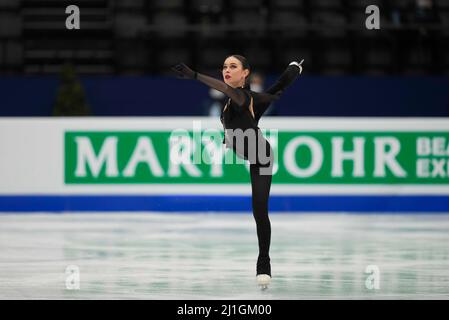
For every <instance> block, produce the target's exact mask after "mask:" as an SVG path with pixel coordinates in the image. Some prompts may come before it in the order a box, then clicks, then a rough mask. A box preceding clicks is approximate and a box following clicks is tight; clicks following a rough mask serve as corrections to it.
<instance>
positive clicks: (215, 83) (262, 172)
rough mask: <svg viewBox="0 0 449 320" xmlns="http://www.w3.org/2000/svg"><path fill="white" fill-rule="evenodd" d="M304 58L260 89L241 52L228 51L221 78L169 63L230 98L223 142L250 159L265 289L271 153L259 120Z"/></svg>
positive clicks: (268, 276) (268, 267)
mask: <svg viewBox="0 0 449 320" xmlns="http://www.w3.org/2000/svg"><path fill="white" fill-rule="evenodd" d="M303 61H304V60H302V61H301V62H296V61H293V62H291V63H290V64H289V65H288V67H287V68H286V70H285V71H284V72H283V73H282V75H281V77H280V78H279V79H278V80H277V81H276V82H275V84H274V85H273V86H271V87H270V88H269V89H268V90H266V91H265V92H259V93H258V92H254V91H251V90H250V87H249V83H248V78H249V75H250V72H251V69H250V65H249V63H248V61H247V59H246V58H245V57H243V56H241V55H231V56H228V57H227V58H226V59H225V61H224V64H223V69H222V75H223V79H224V82H223V81H221V80H218V79H215V78H213V77H209V76H207V75H204V74H201V73H198V72H196V71H193V70H192V69H190V68H189V67H188V66H186V65H185V64H184V63H178V64H176V65H175V66H173V67H172V70H173V71H174V72H175V73H176V74H177V75H178V76H179V77H180V78H184V79H196V80H198V81H200V82H202V83H204V84H206V85H207V86H209V87H210V88H213V89H216V90H218V91H221V92H223V93H224V94H225V95H226V96H227V97H228V98H229V99H228V100H227V103H226V104H225V106H224V108H223V109H222V112H221V116H220V121H221V122H222V124H223V128H224V131H225V135H224V140H223V143H224V144H225V145H226V147H227V148H231V149H233V150H234V152H235V153H236V154H237V155H238V156H239V157H241V158H243V159H245V160H248V161H249V163H250V175H251V189H252V209H253V216H254V219H255V221H256V227H257V238H258V243H259V256H258V259H257V264H256V279H257V282H258V284H259V285H260V286H261V287H262V288H263V289H266V288H267V286H268V284H269V283H270V281H271V264H270V255H269V250H270V240H271V224H270V219H269V216H268V198H269V194H270V187H271V180H272V168H273V162H274V156H273V150H272V149H271V146H270V144H269V142H268V141H267V140H266V139H265V138H264V137H263V135H262V131H261V130H260V128H259V127H258V123H259V119H260V118H261V116H262V115H263V113H264V112H265V110H267V108H268V107H269V106H270V104H271V103H272V102H273V101H274V100H277V99H278V98H279V97H280V95H281V94H282V93H283V91H284V90H285V89H286V88H287V87H288V86H289V85H290V84H291V83H293V81H294V80H295V79H296V78H297V77H298V76H299V75H300V74H301V73H302V66H301V65H302V63H303Z"/></svg>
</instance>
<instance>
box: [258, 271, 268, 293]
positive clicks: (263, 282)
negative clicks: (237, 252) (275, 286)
mask: <svg viewBox="0 0 449 320" xmlns="http://www.w3.org/2000/svg"><path fill="white" fill-rule="evenodd" d="M256 278H257V284H258V285H259V286H260V287H261V289H262V290H266V289H267V288H268V285H269V284H270V282H271V277H270V276H269V275H268V274H258V275H257V277H256Z"/></svg>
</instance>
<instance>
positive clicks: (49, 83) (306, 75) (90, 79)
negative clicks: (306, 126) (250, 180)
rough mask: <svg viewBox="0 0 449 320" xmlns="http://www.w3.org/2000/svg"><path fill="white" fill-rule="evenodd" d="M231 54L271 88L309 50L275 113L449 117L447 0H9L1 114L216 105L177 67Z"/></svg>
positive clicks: (194, 109) (1, 19) (215, 71)
mask: <svg viewBox="0 0 449 320" xmlns="http://www.w3.org/2000/svg"><path fill="white" fill-rule="evenodd" d="M371 4H375V5H378V6H379V8H380V16H381V29H380V30H367V29H366V27H365V19H366V17H367V14H365V8H366V7H367V6H368V5H371ZM68 5H77V6H79V8H80V10H81V29H80V30H67V29H66V28H65V21H66V18H67V16H68V14H66V13H65V9H66V7H67V6H68ZM233 53H237V54H242V55H244V56H246V57H247V58H248V60H249V62H250V64H251V66H252V69H253V72H255V73H259V74H261V75H263V76H264V77H265V87H267V86H268V85H270V84H271V83H272V82H273V81H274V80H275V79H276V77H277V76H279V74H280V73H281V72H282V71H283V70H284V68H285V67H286V66H287V65H288V63H289V62H290V61H293V60H298V61H299V60H300V59H302V58H304V59H305V62H304V72H303V75H302V76H301V78H300V79H298V80H297V81H296V82H295V83H294V84H293V85H292V87H291V88H289V90H287V91H286V93H285V95H284V96H283V97H282V99H281V100H279V101H278V102H277V103H276V105H275V106H273V108H272V110H271V111H270V113H269V114H271V115H280V116H288V115H296V116H345V117H347V116H448V115H449V93H448V92H449V1H448V0H438V1H437V0H433V1H431V0H388V1H386V0H384V1H381V0H378V1H376V0H243V1H237V0H231V1H224V0H152V1H144V0H82V1H81V0H77V1H75V0H73V1H63V0H46V1H43V0H0V115H1V116H51V115H62V116H70V115H83V114H85V115H94V116H95V115H96V116H143V115H145V116H152V115H155V116H158V115H173V116H177V115H208V114H209V109H208V108H209V106H210V104H211V103H212V101H213V99H212V98H211V97H210V96H209V92H208V88H207V87H205V86H204V85H202V84H200V83H197V82H195V81H189V80H178V79H175V78H174V77H173V75H172V74H171V73H170V71H169V68H170V66H171V65H173V64H175V63H177V62H179V61H183V62H185V63H186V64H188V65H189V66H191V67H192V68H194V69H196V70H198V71H199V72H203V73H207V74H209V75H212V76H216V77H220V67H221V65H222V63H223V60H224V59H225V58H226V56H227V55H229V54H233ZM67 66H72V67H73V69H71V70H72V74H71V76H69V78H70V81H68V80H67V73H65V71H64V70H66V69H64V67H67ZM64 79H65V80H64ZM64 85H65V87H64ZM76 85H79V87H76ZM64 88H65V89H64ZM73 88H75V89H73ZM79 104H85V105H87V106H88V109H89V111H88V112H84V111H82V112H78V111H79V110H78V111H76V109H77V108H78V105H79ZM61 105H62V106H64V107H62V109H64V112H59V113H58V112H55V109H57V108H61ZM80 110H85V108H84V109H83V108H80ZM83 112H84V113H83Z"/></svg>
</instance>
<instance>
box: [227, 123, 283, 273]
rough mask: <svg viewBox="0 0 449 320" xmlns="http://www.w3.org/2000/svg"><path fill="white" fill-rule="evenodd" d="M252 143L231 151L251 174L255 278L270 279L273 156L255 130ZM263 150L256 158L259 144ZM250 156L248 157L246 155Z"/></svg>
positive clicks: (266, 142)
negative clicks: (247, 165) (247, 164)
mask: <svg viewBox="0 0 449 320" xmlns="http://www.w3.org/2000/svg"><path fill="white" fill-rule="evenodd" d="M255 136H256V140H255V141H252V143H250V142H249V141H248V140H245V142H244V144H242V145H238V144H237V143H236V141H234V143H233V145H232V147H233V149H234V152H235V153H236V154H237V155H239V157H241V158H244V159H245V160H249V162H250V174H251V190H252V206H253V216H254V219H255V220H256V227H257V239H258V241H259V257H258V259H257V268H256V269H257V274H268V275H270V276H271V267H270V255H269V251H270V239H271V224H270V218H269V217H268V198H269V195H270V188H271V179H272V172H273V164H274V153H273V150H272V149H271V146H270V143H269V142H268V141H267V140H266V139H265V138H264V137H263V135H262V132H261V131H260V130H257V135H255ZM258 142H261V143H260V145H261V146H264V150H261V152H265V157H262V155H263V154H261V155H259V153H258V151H259V143H258ZM250 153H251V154H250Z"/></svg>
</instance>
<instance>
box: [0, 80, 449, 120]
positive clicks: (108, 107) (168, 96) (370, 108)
mask: <svg viewBox="0 0 449 320" xmlns="http://www.w3.org/2000/svg"><path fill="white" fill-rule="evenodd" d="M274 79H275V78H274V77H269V78H267V83H268V84H270V83H272V82H273V81H274ZM82 82H83V84H84V88H85V91H86V95H87V99H88V102H89V104H90V106H91V108H92V110H93V112H94V114H95V115H98V116H153V115H160V116H171V115H173V116H175V115H203V114H204V104H205V103H206V102H207V99H208V89H207V87H205V86H204V85H202V84H201V83H199V82H196V81H190V80H178V79H173V78H162V77H160V78H156V77H83V78H82ZM58 84H59V80H58V78H56V77H0V106H1V108H0V116H50V115H51V111H52V107H53V103H54V101H55V98H56V93H57V88H58ZM276 111H277V114H278V115H284V116H288V115H296V116H449V78H448V77H406V78H405V77H404V78H400V77H388V78H381V77H373V78H362V77H312V76H304V77H302V78H300V79H298V80H297V81H296V82H295V83H294V84H293V85H292V86H291V87H290V88H289V89H288V90H287V91H286V92H285V94H284V96H283V97H282V99H280V100H279V101H278V102H276Z"/></svg>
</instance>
